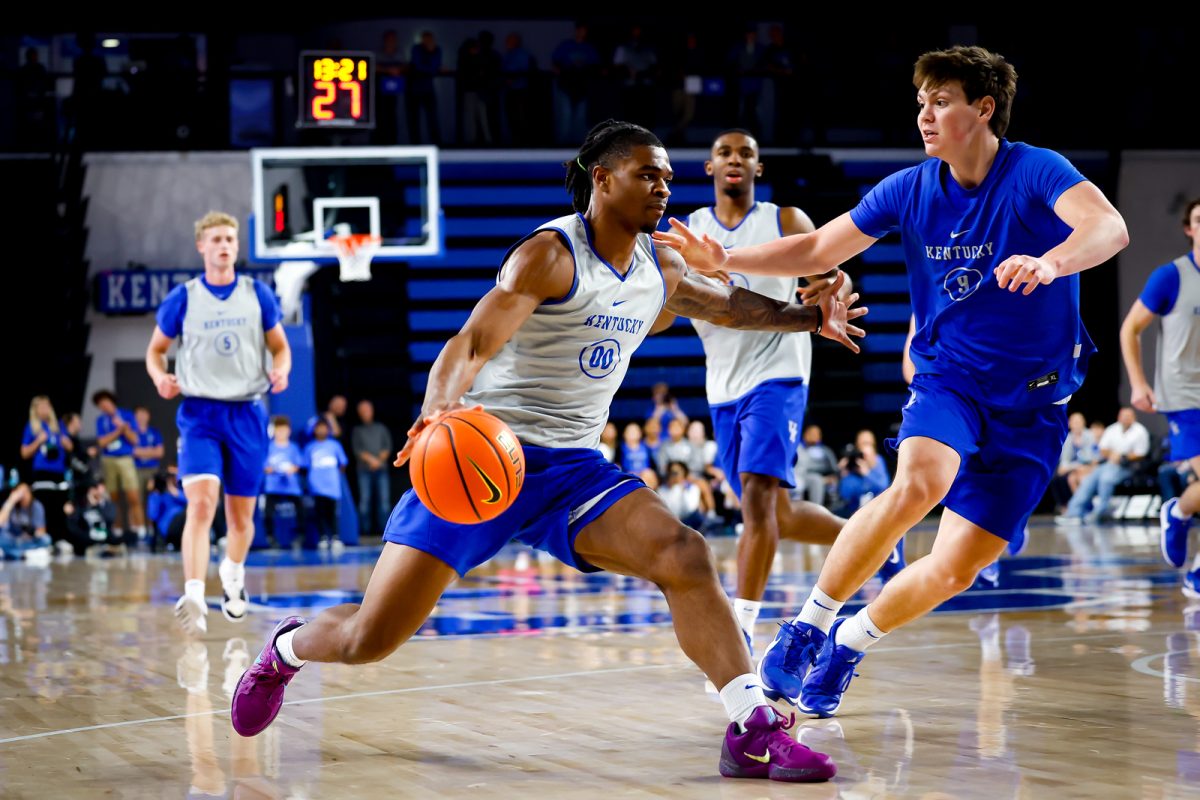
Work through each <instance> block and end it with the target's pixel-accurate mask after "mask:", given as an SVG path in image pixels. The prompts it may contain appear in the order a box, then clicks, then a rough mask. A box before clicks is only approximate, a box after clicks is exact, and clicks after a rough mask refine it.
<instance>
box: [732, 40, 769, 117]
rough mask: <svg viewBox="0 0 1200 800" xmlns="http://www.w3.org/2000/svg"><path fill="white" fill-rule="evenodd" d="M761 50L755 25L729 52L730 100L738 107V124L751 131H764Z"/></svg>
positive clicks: (736, 111) (736, 114)
mask: <svg viewBox="0 0 1200 800" xmlns="http://www.w3.org/2000/svg"><path fill="white" fill-rule="evenodd" d="M762 55H763V53H762V48H761V47H760V46H759V44H758V31H757V30H756V29H755V28H754V26H750V27H747V28H746V31H745V33H743V34H742V42H741V44H740V45H738V46H737V47H734V48H733V49H732V50H731V51H730V52H729V58H728V63H729V71H730V77H731V80H730V82H729V84H730V86H729V88H730V89H732V90H733V91H732V92H731V94H730V97H731V99H732V100H733V102H734V103H735V104H736V105H735V109H736V110H735V112H734V115H733V119H734V120H735V123H734V124H736V125H738V126H739V127H742V128H747V129H749V130H752V131H759V130H762V123H761V122H760V121H759V118H758V103H759V99H760V98H761V96H762V90H763V73H762V68H763V64H762Z"/></svg>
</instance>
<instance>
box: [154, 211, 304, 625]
mask: <svg viewBox="0 0 1200 800" xmlns="http://www.w3.org/2000/svg"><path fill="white" fill-rule="evenodd" d="M196 249H197V250H198V251H199V252H200V255H201V256H203V257H204V275H203V276H202V277H199V278H193V279H192V280H190V281H188V282H187V283H184V284H181V285H179V286H176V287H175V288H174V289H172V290H171V292H170V294H168V295H167V297H166V299H164V300H163V302H162V305H160V306H159V308H158V315H157V325H156V326H155V328H154V334H153V335H152V336H151V338H150V346H149V347H148V348H147V350H146V371H147V372H148V373H149V374H150V379H151V380H153V381H154V386H155V388H157V389H158V393H159V395H161V396H162V397H164V398H166V399H168V400H169V399H170V398H172V397H175V396H176V395H179V394H182V395H183V403H181V404H180V406H179V412H178V413H177V415H176V424H177V425H178V427H179V480H180V482H181V483H182V484H183V493H184V494H185V495H186V496H187V501H188V504H187V520H186V522H185V523H184V527H183V542H182V544H181V545H180V551H181V553H182V555H183V576H184V592H183V596H182V597H180V598H179V602H177V603H176V604H175V616H176V617H177V618H178V619H179V623H180V625H181V626H182V627H183V629H184V630H185V631H186V632H188V633H192V634H196V633H204V632H205V631H207V630H208V621H207V618H208V606H207V604H206V603H205V600H204V582H205V576H206V575H207V573H208V560H209V530H210V528H211V527H212V522H213V518H214V517H215V516H216V513H217V502H218V500H219V498H220V492H221V486H222V484H223V485H224V487H225V520H226V523H227V524H228V528H229V531H228V534H227V536H226V543H227V547H226V550H225V558H224V559H222V561H221V565H220V567H219V568H218V570H217V571H218V574H219V575H220V578H221V588H222V591H223V599H222V601H221V612H222V613H223V614H224V615H225V618H226V619H228V620H229V621H230V622H241V621H242V620H243V619H244V618H245V615H246V587H245V561H246V554H247V553H248V552H249V551H250V543H251V542H252V541H253V540H254V509H255V507H256V506H257V505H258V488H259V485H260V483H261V481H262V476H263V467H264V466H265V464H266V461H267V451H268V448H269V446H270V443H269V441H268V438H267V412H266V409H265V408H264V407H263V404H262V396H263V394H265V393H266V392H267V391H271V392H275V393H278V392H282V391H283V390H284V389H286V388H287V385H288V373H290V372H291V369H292V351H291V348H290V347H289V346H288V341H287V336H286V335H285V334H284V332H283V325H282V324H281V323H280V318H281V312H280V310H279V301H278V300H276V299H275V294H274V292H272V291H271V289H270V288H269V287H268V286H266V285H265V284H263V283H262V282H261V281H258V280H256V279H254V278H252V277H250V276H248V275H241V276H239V275H237V274H236V273H235V271H234V264H235V262H236V261H237V255H238V223H237V220H236V219H234V218H233V217H231V216H229V215H228V214H221V213H218V212H215V211H210V212H209V213H208V214H205V215H204V217H203V218H202V219H200V220H199V221H197V222H196ZM177 338H178V339H179V352H178V354H177V355H176V360H175V374H174V375H172V374H171V373H169V372H167V369H166V363H167V351H168V350H169V349H170V348H171V342H172V341H174V340H175V339H177ZM268 353H270V355H271V363H270V366H269V368H268V362H267V354H268Z"/></svg>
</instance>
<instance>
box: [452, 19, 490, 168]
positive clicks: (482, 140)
mask: <svg viewBox="0 0 1200 800" xmlns="http://www.w3.org/2000/svg"><path fill="white" fill-rule="evenodd" d="M487 69H488V67H487V64H486V63H485V60H484V56H483V50H482V48H481V47H480V44H479V39H477V38H475V37H469V38H467V39H465V40H464V41H463V43H462V45H460V46H459V48H458V63H457V64H456V65H455V73H456V76H457V80H456V82H455V85H456V86H455V88H456V89H457V96H458V113H457V115H456V116H455V118H456V120H457V121H458V129H459V130H458V141H459V142H461V143H462V144H465V145H467V146H468V147H475V146H478V145H481V144H491V143H492V130H491V127H490V126H489V120H488V114H487V102H486V100H485V98H484V95H485V94H486V92H487V83H488V80H489V76H488V74H487Z"/></svg>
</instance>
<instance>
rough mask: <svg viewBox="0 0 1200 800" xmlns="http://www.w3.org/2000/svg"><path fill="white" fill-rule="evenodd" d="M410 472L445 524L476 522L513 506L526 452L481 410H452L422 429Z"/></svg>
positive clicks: (428, 505)
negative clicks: (447, 414)
mask: <svg viewBox="0 0 1200 800" xmlns="http://www.w3.org/2000/svg"><path fill="white" fill-rule="evenodd" d="M409 471H410V473H411V476H412V484H413V489H414V490H416V492H417V497H418V498H420V500H421V502H422V503H424V505H425V507H426V508H428V509H429V510H430V511H432V512H433V513H434V514H436V515H437V516H439V517H441V518H442V519H444V520H446V521H447V522H456V523H459V524H462V525H475V524H478V523H480V522H487V521H488V520H490V519H495V518H496V517H498V516H500V515H501V514H502V513H504V511H505V509H507V508H508V507H509V506H511V505H512V504H513V501H514V500H516V499H517V495H518V494H519V493H520V491H521V484H522V482H523V481H524V480H525V453H524V452H523V451H522V450H521V443H520V442H519V441H517V437H516V435H515V434H513V432H512V431H511V430H509V428H508V426H507V425H505V424H504V423H503V422H501V421H500V420H498V419H497V418H496V417H494V416H492V415H491V414H489V413H487V412H486V411H470V410H465V409H464V410H460V411H455V412H453V413H452V414H450V415H449V416H447V417H445V418H444V419H442V420H439V421H438V422H437V423H435V424H434V425H431V426H429V427H428V428H426V429H425V431H424V432H422V433H421V437H420V439H419V440H418V441H417V444H416V447H415V448H414V449H413V455H412V461H411V466H410V468H409Z"/></svg>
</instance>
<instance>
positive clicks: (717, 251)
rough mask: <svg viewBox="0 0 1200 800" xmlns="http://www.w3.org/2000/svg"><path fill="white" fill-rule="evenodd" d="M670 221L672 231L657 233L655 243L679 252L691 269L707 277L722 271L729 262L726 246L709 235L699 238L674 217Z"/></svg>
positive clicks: (655, 233)
mask: <svg viewBox="0 0 1200 800" xmlns="http://www.w3.org/2000/svg"><path fill="white" fill-rule="evenodd" d="M668 221H669V222H670V223H671V228H672V231H669V232H668V231H655V232H654V241H655V242H657V243H658V244H662V245H666V246H667V247H670V248H671V249H672V250H675V251H677V252H678V253H679V255H681V256H683V260H684V261H686V262H687V265H688V268H689V269H694V270H696V272H702V273H704V274H706V275H711V274H713V273H715V272H721V271H722V269H723V268H724V266H725V262H726V261H728V260H729V253H727V252H725V247H724V245H722V244H721V243H720V242H718V241H717V240H716V239H714V238H712V237H711V236H709V235H708V234H707V233H706V234H703V235H701V236H697V235H696V234H694V233H692V231H691V230H690V229H689V228H688V226H687V225H684V224H683V223H682V222H680V221H679V220H677V219H675V218H674V217H671V218H670V220H668Z"/></svg>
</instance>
